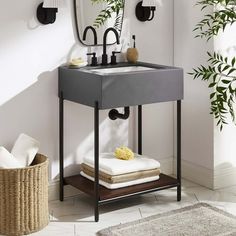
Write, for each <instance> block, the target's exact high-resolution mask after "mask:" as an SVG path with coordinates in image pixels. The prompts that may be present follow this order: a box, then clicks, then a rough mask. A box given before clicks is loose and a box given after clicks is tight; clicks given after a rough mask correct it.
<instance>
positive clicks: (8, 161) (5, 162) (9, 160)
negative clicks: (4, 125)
mask: <svg viewBox="0 0 236 236" xmlns="http://www.w3.org/2000/svg"><path fill="white" fill-rule="evenodd" d="M21 167H22V166H21V164H20V163H19V162H18V161H17V159H16V158H15V157H14V156H13V155H12V154H11V153H10V152H8V151H7V149H6V148H4V147H0V169H2V168H4V169H13V168H21Z"/></svg>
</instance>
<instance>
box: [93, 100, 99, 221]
mask: <svg viewBox="0 0 236 236" xmlns="http://www.w3.org/2000/svg"><path fill="white" fill-rule="evenodd" d="M94 163H95V181H94V193H95V198H94V201H95V202H94V216H95V222H98V221H99V107H98V102H95V107H94Z"/></svg>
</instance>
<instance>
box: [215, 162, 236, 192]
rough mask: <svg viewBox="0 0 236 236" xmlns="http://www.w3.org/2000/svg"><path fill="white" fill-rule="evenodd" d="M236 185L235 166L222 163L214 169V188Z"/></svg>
mask: <svg viewBox="0 0 236 236" xmlns="http://www.w3.org/2000/svg"><path fill="white" fill-rule="evenodd" d="M233 185H236V167H235V166H232V165H231V164H227V163H225V164H222V165H221V166H220V167H216V168H215V171H214V189H220V188H226V187H231V186H233Z"/></svg>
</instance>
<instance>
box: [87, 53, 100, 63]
mask: <svg viewBox="0 0 236 236" xmlns="http://www.w3.org/2000/svg"><path fill="white" fill-rule="evenodd" d="M87 55H88V56H90V55H91V56H93V57H92V61H91V66H97V65H98V59H97V57H96V52H92V53H87Z"/></svg>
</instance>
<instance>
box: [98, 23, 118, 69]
mask: <svg viewBox="0 0 236 236" xmlns="http://www.w3.org/2000/svg"><path fill="white" fill-rule="evenodd" d="M110 31H112V32H113V33H114V34H115V36H116V43H117V44H120V39H119V34H118V32H117V31H116V30H115V29H114V28H112V27H110V28H108V29H106V31H105V33H104V35H103V55H102V65H104V66H105V65H108V63H107V35H108V33H109V32H110Z"/></svg>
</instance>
